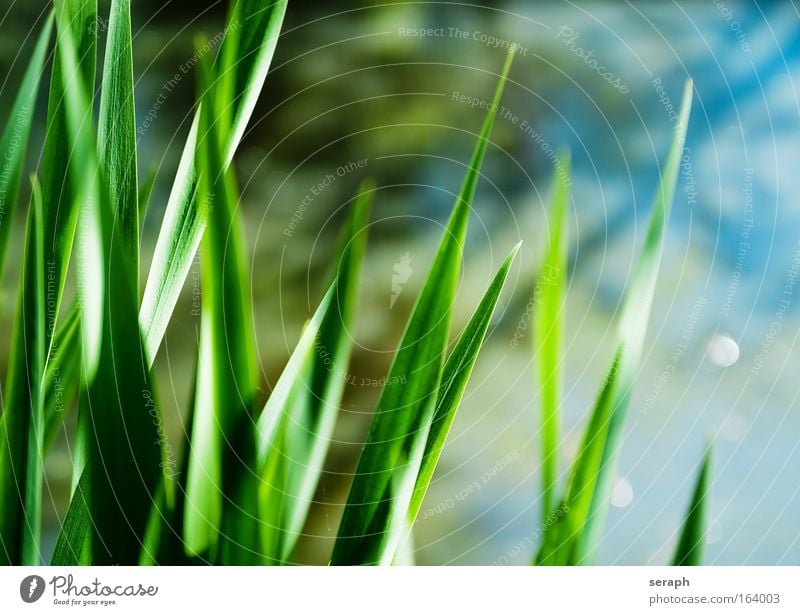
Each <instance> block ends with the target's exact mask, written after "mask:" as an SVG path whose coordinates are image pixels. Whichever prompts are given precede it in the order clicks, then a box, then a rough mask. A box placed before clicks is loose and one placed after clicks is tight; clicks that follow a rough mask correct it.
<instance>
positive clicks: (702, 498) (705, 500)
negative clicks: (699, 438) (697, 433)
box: [672, 443, 713, 566]
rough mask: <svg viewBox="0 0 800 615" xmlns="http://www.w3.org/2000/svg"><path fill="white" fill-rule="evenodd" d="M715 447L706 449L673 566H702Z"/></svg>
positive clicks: (709, 445)
mask: <svg viewBox="0 0 800 615" xmlns="http://www.w3.org/2000/svg"><path fill="white" fill-rule="evenodd" d="M712 455H713V446H712V444H711V443H709V444H708V448H706V452H705V455H704V456H703V463H702V465H701V466H700V472H699V474H698V475H697V482H696V484H695V487H694V492H693V493H692V501H691V503H690V504H689V508H688V510H687V511H686V516H685V518H684V521H683V529H682V530H681V537H680V539H679V540H678V546H677V547H676V549H675V556H674V557H673V559H672V565H673V566H702V565H703V553H704V551H705V545H706V531H707V523H708V507H709V492H710V490H711V457H712Z"/></svg>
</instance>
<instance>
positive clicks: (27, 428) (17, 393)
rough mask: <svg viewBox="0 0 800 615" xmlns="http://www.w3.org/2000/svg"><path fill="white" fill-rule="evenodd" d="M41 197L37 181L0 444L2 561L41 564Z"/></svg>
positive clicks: (42, 278) (42, 279) (43, 343)
mask: <svg viewBox="0 0 800 615" xmlns="http://www.w3.org/2000/svg"><path fill="white" fill-rule="evenodd" d="M43 234H44V232H43V227H42V195H41V190H40V188H39V185H38V183H37V182H36V181H35V180H34V181H33V194H32V204H31V208H30V212H29V215H28V231H27V237H26V245H25V257H24V262H23V266H22V278H21V283H20V290H19V301H18V304H17V317H16V321H15V324H14V333H13V346H12V349H11V362H10V364H9V368H8V379H7V381H6V382H7V396H6V400H5V401H6V403H5V408H4V410H3V418H4V421H3V429H2V436H3V440H2V442H0V498H2V500H1V502H2V507H0V547H1V549H0V558H2V560H0V561H2V563H4V564H24V565H38V564H39V563H40V554H39V538H40V533H41V527H40V523H41V519H40V517H41V510H42V459H43V454H44V453H43V436H44V425H43V411H42V387H41V385H42V377H43V375H44V360H45V359H44V354H45V320H44V248H43V243H44V239H43Z"/></svg>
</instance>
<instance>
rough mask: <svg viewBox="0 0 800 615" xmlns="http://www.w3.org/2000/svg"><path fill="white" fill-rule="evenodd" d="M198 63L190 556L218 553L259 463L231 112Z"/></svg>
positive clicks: (254, 379) (206, 68)
mask: <svg viewBox="0 0 800 615" xmlns="http://www.w3.org/2000/svg"><path fill="white" fill-rule="evenodd" d="M199 66H200V69H201V70H200V73H201V78H200V92H199V96H198V98H199V99H200V100H201V101H202V102H201V104H200V123H199V126H200V130H199V133H198V139H197V155H196V160H197V168H198V202H199V203H201V204H202V207H203V209H204V211H205V212H206V213H207V216H208V228H207V232H206V234H205V238H204V240H203V245H202V261H201V262H202V288H203V296H202V317H201V318H202V320H201V325H200V327H201V329H200V358H199V373H198V380H197V391H196V394H195V400H196V403H197V405H196V407H195V422H194V430H193V433H192V448H191V452H190V458H189V475H188V482H187V494H186V509H185V515H186V516H185V525H186V547H187V552H188V553H189V554H190V555H201V554H204V553H208V554H212V553H215V552H216V551H215V549H216V547H217V538H218V537H219V533H220V531H221V529H222V527H221V523H222V509H223V500H224V499H225V498H228V499H234V500H235V497H234V492H235V491H236V490H238V489H239V488H240V487H239V486H238V485H235V484H231V481H232V480H233V477H234V475H235V474H240V473H241V474H245V475H246V474H250V472H249V471H247V470H245V471H244V472H241V471H240V472H236V471H235V470H236V469H237V468H239V470H241V469H242V468H241V467H240V464H245V468H248V467H250V465H249V464H251V463H253V462H254V455H255V442H254V441H252V439H251V438H250V437H249V436H248V434H251V433H252V430H251V428H250V427H249V426H250V423H251V421H252V411H253V402H254V400H255V393H256V384H257V377H258V371H257V365H256V363H255V356H256V355H255V349H254V346H253V343H254V342H253V340H254V332H253V320H252V315H251V312H250V303H249V292H248V290H247V275H246V268H245V265H244V262H245V261H244V247H243V245H244V244H243V242H242V236H241V228H240V221H239V220H238V219H237V218H236V217H235V208H236V207H237V205H238V196H237V194H236V187H235V185H234V183H233V182H234V180H233V174H232V170H231V169H230V168H229V167H228V165H227V163H226V162H225V159H224V145H223V139H224V137H225V135H224V134H222V133H220V127H221V126H224V125H225V120H224V119H223V117H224V115H225V114H226V112H228V111H226V109H224V108H223V109H219V108H218V101H216V100H215V97H216V86H217V84H218V82H217V83H212V75H211V69H210V67H209V66H208V63H207V62H201V63H200V65H199ZM248 449H252V450H248ZM254 491H255V489H254Z"/></svg>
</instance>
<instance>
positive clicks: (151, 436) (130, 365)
mask: <svg viewBox="0 0 800 615" xmlns="http://www.w3.org/2000/svg"><path fill="white" fill-rule="evenodd" d="M66 18H67V15H66V14H65V13H61V12H58V13H57V16H56V19H57V24H58V45H59V50H60V57H61V69H62V80H63V83H64V87H65V92H66V96H65V102H66V107H65V109H66V120H67V122H66V123H67V128H68V136H69V137H70V141H73V142H74V144H75V158H74V162H75V164H71V165H70V172H71V173H72V177H71V181H72V185H73V186H75V187H76V189H78V190H80V192H79V193H78V194H79V198H78V200H79V202H80V203H81V204H82V206H81V210H80V233H81V240H80V242H79V245H80V250H79V257H80V261H79V262H80V268H79V276H80V280H79V289H80V301H81V333H82V351H83V352H82V363H81V367H82V378H83V382H84V387H85V389H84V392H83V394H82V399H81V404H82V405H83V407H84V409H85V410H84V411H85V413H86V414H85V416H86V420H85V421H84V422H82V423H81V424H80V425H79V430H81V431H83V432H84V438H85V441H86V445H87V449H86V470H85V473H84V476H83V477H82V478H81V480H80V482H79V490H78V491H77V492H76V496H77V497H75V498H73V502H72V503H71V507H72V506H75V507H76V509H77V510H78V511H80V510H81V508H82V507H83V508H85V512H86V513H87V514H88V515H89V520H90V524H91V535H90V536H89V537H88V538H87V537H86V536H83V537H81V536H74V535H65V536H63V539H60V540H61V542H62V545H64V541H65V540H67V539H69V540H68V541H67V544H66V545H65V547H64V550H65V552H67V553H72V554H76V553H84V552H86V550H87V544H86V543H87V541H88V542H89V544H88V552H89V554H90V555H89V556H90V561H91V563H93V564H135V563H136V562H137V561H138V559H139V551H140V549H141V545H142V543H143V540H144V534H145V529H146V524H147V520H148V516H149V512H150V508H151V503H152V501H153V499H154V498H155V495H156V488H157V485H158V483H159V473H160V471H161V470H160V469H159V466H160V464H161V462H162V451H161V439H160V437H159V429H158V428H159V425H160V417H159V416H158V409H157V406H156V404H155V401H154V400H155V395H154V393H153V390H152V386H151V383H150V379H149V369H148V367H147V363H146V360H145V356H144V352H143V345H142V339H141V335H140V332H139V327H138V309H137V308H138V302H137V299H136V291H135V280H134V279H133V268H132V263H131V262H130V252H129V251H128V250H125V249H122V246H124V242H123V241H122V240H121V239H120V236H119V231H118V230H119V225H118V224H116V221H115V219H114V208H113V206H112V204H111V203H110V199H109V193H108V190H107V184H106V180H105V171H104V169H103V165H102V164H101V160H100V158H99V156H98V152H97V147H96V145H97V139H96V135H95V134H94V130H93V126H92V122H91V118H92V104H91V98H90V96H89V90H87V89H86V86H85V84H84V82H83V80H82V77H81V73H80V67H79V64H78V59H77V47H76V43H75V40H74V38H73V36H72V32H71V30H70V28H69V27H68V22H66V21H65V20H66ZM132 469H133V471H132ZM84 481H88V482H87V485H86V488H85V489H84V488H82V487H80V485H81V484H82V483H84ZM69 516H70V515H69V513H68V518H69ZM81 525H82V526H83V527H87V526H88V525H89V524H87V523H82V524H79V526H81ZM69 529H71V528H69V527H66V526H65V528H64V530H65V531H64V532H63V533H62V535H63V534H66V532H67V530H69ZM56 563H58V562H57V561H56Z"/></svg>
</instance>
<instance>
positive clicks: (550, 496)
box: [531, 154, 570, 519]
mask: <svg viewBox="0 0 800 615" xmlns="http://www.w3.org/2000/svg"><path fill="white" fill-rule="evenodd" d="M553 177H554V182H553V186H554V187H553V208H552V218H551V219H552V222H551V224H550V226H549V242H548V246H547V255H546V257H545V260H544V264H543V266H542V271H541V273H540V274H539V279H538V280H537V282H536V286H535V287H534V291H533V299H532V302H531V305H532V306H533V358H534V362H535V363H536V374H537V376H538V385H539V395H540V396H541V400H542V402H541V409H542V427H541V430H542V466H541V468H542V519H547V517H548V516H549V515H550V514H551V513H552V512H553V510H554V509H555V507H556V498H557V497H558V495H557V493H556V489H557V477H558V438H559V423H560V420H559V413H560V408H561V390H562V387H563V382H564V373H563V372H564V370H563V367H562V361H563V346H564V319H565V314H564V293H565V287H566V279H567V245H568V224H567V222H568V221H567V207H568V205H569V185H570V159H569V155H568V154H562V155H560V156H559V157H558V160H557V162H556V168H555V172H554V174H553Z"/></svg>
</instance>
